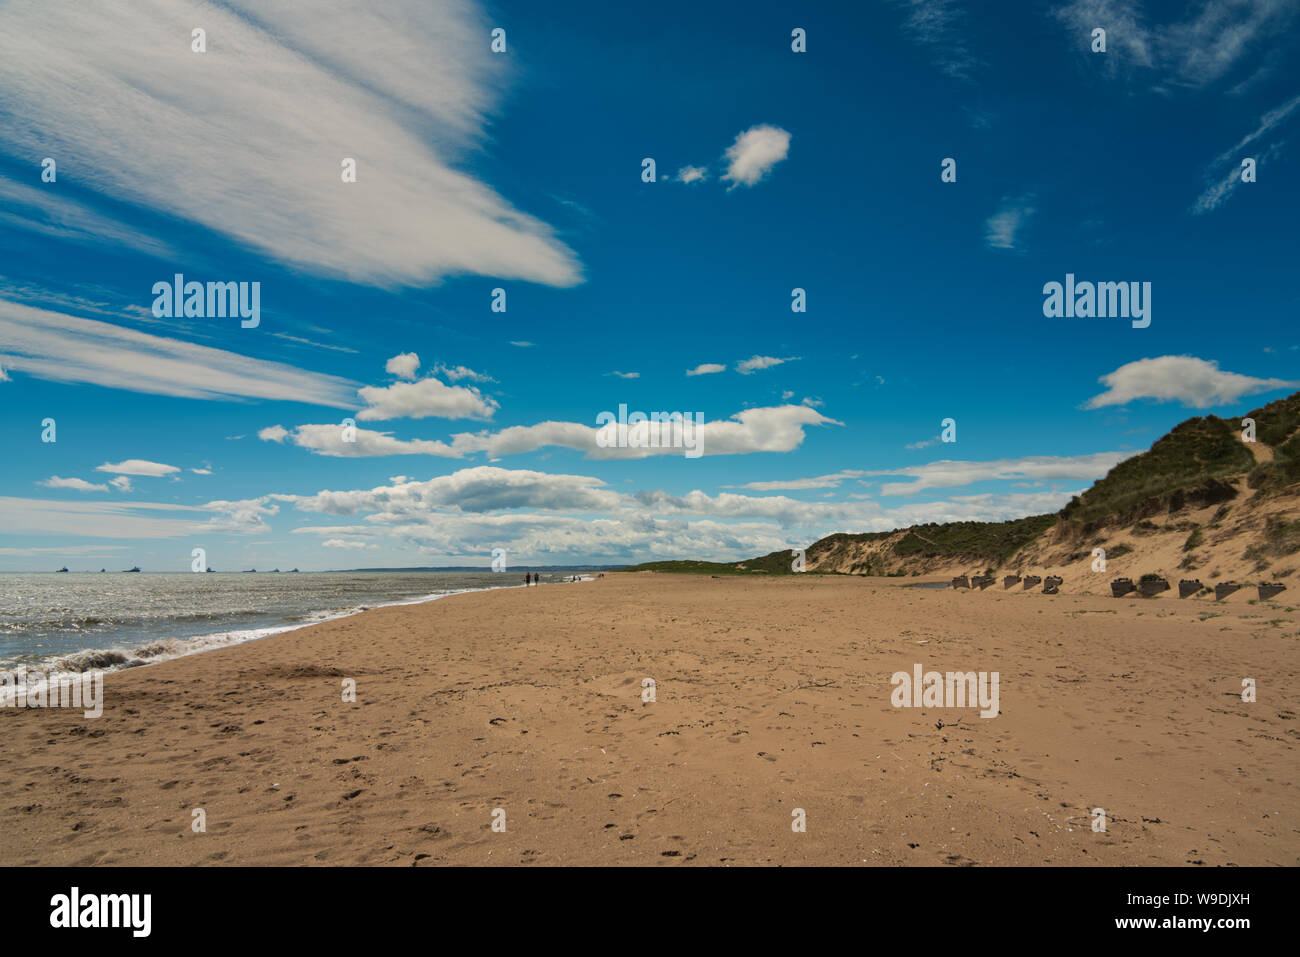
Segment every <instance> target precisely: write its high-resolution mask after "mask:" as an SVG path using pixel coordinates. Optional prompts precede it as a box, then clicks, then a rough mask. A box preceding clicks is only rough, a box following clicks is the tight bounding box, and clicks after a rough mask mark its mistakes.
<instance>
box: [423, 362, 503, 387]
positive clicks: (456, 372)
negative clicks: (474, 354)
mask: <svg viewBox="0 0 1300 957" xmlns="http://www.w3.org/2000/svg"><path fill="white" fill-rule="evenodd" d="M433 372H434V375H439V376H442V377H443V378H444V379H446V380H447V381H449V382H459V381H460V380H461V379H468V380H469V381H470V382H496V381H497V380H496V379H494V378H492V377H491V376H490V375H486V374H484V373H482V372H475V371H474V370H473V369H470V368H468V367H467V366H449V365H444V364H443V363H441V362H439V363H438V364H437V365H436V366H434V367H433Z"/></svg>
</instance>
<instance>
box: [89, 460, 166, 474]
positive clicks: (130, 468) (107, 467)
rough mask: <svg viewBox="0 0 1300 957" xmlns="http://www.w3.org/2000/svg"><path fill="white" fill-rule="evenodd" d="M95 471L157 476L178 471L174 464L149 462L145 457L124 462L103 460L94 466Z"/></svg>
mask: <svg viewBox="0 0 1300 957" xmlns="http://www.w3.org/2000/svg"><path fill="white" fill-rule="evenodd" d="M95 471H96V472H113V473H115V474H117V475H148V476H151V477H153V478H158V477H160V476H163V475H171V474H173V473H174V472H179V471H180V469H178V468H177V467H176V466H174V465H164V464H163V463H161V462H149V461H147V460H145V459H127V460H126V461H124V462H105V463H104V464H103V465H97V466H95Z"/></svg>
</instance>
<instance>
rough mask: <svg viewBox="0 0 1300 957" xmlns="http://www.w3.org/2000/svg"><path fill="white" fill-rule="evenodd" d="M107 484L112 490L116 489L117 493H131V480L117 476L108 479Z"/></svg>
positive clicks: (123, 476)
mask: <svg viewBox="0 0 1300 957" xmlns="http://www.w3.org/2000/svg"><path fill="white" fill-rule="evenodd" d="M108 484H109V485H111V486H113V488H115V489H117V490H118V491H119V492H129V491H131V480H130V479H129V478H127V476H125V475H119V476H118V477H117V478H115V479H109V480H108Z"/></svg>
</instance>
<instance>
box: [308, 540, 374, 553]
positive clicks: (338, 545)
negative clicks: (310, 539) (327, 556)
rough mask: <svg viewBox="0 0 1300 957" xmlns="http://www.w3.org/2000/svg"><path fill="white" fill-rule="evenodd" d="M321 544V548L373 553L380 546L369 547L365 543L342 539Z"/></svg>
mask: <svg viewBox="0 0 1300 957" xmlns="http://www.w3.org/2000/svg"><path fill="white" fill-rule="evenodd" d="M320 544H321V548H354V549H362V550H371V551H373V550H375V549H378V548H379V546H378V545H368V544H366V543H365V542H348V541H344V540H343V539H341V538H331V539H328V540H326V541H323V542H321V543H320Z"/></svg>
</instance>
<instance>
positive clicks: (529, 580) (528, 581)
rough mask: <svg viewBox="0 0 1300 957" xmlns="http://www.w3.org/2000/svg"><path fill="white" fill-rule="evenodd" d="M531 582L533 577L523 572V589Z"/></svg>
mask: <svg viewBox="0 0 1300 957" xmlns="http://www.w3.org/2000/svg"><path fill="white" fill-rule="evenodd" d="M532 580H533V576H532V574H531V573H530V572H524V587H525V588H527V587H528V586H529V585H530V584H531V583H532Z"/></svg>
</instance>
